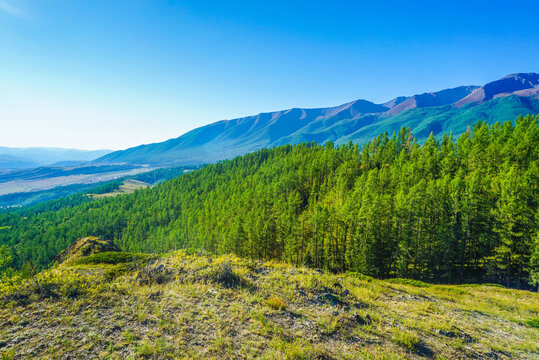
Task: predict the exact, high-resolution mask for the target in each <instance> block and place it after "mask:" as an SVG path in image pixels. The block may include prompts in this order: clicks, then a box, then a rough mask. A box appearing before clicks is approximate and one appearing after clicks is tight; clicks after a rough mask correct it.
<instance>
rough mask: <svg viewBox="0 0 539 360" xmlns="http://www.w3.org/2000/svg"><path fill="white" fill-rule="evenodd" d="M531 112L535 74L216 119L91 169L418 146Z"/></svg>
mask: <svg viewBox="0 0 539 360" xmlns="http://www.w3.org/2000/svg"><path fill="white" fill-rule="evenodd" d="M537 113H539V74H537V73H516V74H510V75H507V76H505V77H503V78H501V79H498V80H495V81H492V82H489V83H487V84H485V85H483V86H474V85H469V86H459V87H456V88H452V89H445V90H441V91H436V92H428V93H424V94H419V95H413V96H400V97H396V98H394V99H392V100H390V101H388V102H385V103H382V104H375V103H373V102H371V101H367V100H356V101H352V102H349V103H346V104H343V105H340V106H335V107H327V108H316V109H301V108H293V109H288V110H282V111H276V112H270V113H261V114H258V115H254V116H247V117H243V118H238V119H232V120H223V121H218V122H215V123H212V124H209V125H206V126H203V127H200V128H197V129H194V130H192V131H189V132H187V133H185V134H183V135H182V136H179V137H177V138H174V139H170V140H167V141H164V142H161V143H154V144H148V145H140V146H137V147H132V148H129V149H126V150H120V151H115V152H112V153H109V154H107V155H105V156H102V157H101V158H99V159H97V160H95V161H94V163H97V164H114V163H129V164H139V165H141V164H148V165H153V166H179V165H192V164H202V163H209V162H215V161H218V160H222V159H226V158H231V157H234V156H237V155H241V154H244V153H247V152H251V151H255V150H257V149H260V148H265V147H273V146H279V145H284V144H296V143H301V142H306V141H316V142H318V143H325V142H328V141H332V142H334V143H336V144H343V143H348V142H349V141H352V142H355V143H359V144H361V143H364V142H366V141H368V140H370V139H372V138H373V137H375V136H377V135H378V134H379V133H381V132H384V131H387V132H388V133H389V134H390V135H391V134H392V133H393V132H396V131H399V129H400V128H401V127H403V126H404V127H409V128H410V129H411V130H412V131H413V133H414V135H415V136H416V137H417V139H418V140H420V141H421V140H424V139H426V138H427V137H428V136H429V135H430V133H431V132H432V133H433V134H434V135H435V136H437V135H441V134H442V133H444V132H450V131H452V132H453V133H454V134H459V133H462V132H464V131H466V129H467V127H468V126H470V125H473V124H474V123H475V122H476V121H477V120H484V121H486V122H487V123H494V122H496V121H505V120H514V119H515V118H516V117H517V116H518V115H525V114H537Z"/></svg>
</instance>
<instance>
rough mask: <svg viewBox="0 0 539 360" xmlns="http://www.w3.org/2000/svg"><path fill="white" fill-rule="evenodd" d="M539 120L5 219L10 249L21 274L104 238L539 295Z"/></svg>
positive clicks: (232, 168) (307, 155)
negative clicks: (91, 238) (84, 241)
mask: <svg viewBox="0 0 539 360" xmlns="http://www.w3.org/2000/svg"><path fill="white" fill-rule="evenodd" d="M538 122H539V116H526V117H519V118H518V119H517V120H516V121H514V122H511V121H507V122H504V123H495V124H493V125H487V124H486V123H484V122H478V123H476V124H475V125H474V126H472V127H470V128H469V129H468V131H466V132H465V133H464V134H461V135H459V136H458V137H456V138H454V137H453V135H452V134H445V135H443V137H441V138H439V139H437V138H435V137H434V136H432V135H431V136H430V137H429V138H428V139H427V140H426V141H425V142H423V143H419V142H418V141H417V140H416V139H415V138H414V136H413V134H412V133H411V132H410V131H409V130H408V129H405V128H402V129H401V130H400V131H399V132H398V133H394V134H392V135H389V134H388V133H387V132H386V133H382V134H380V135H379V136H377V137H376V138H375V139H373V140H371V141H369V142H367V143H366V144H364V145H362V146H359V145H357V144H352V143H350V144H347V145H343V146H335V145H334V144H332V143H326V144H323V145H319V144H316V143H303V144H298V145H286V146H281V147H276V148H271V149H262V150H259V151H256V152H254V153H250V154H247V155H244V156H240V157H237V158H234V159H232V160H225V161H221V162H218V163H215V164H212V165H207V166H205V167H203V168H201V169H199V170H196V171H191V172H189V173H185V174H183V175H180V176H178V177H176V178H174V179H172V180H169V181H165V182H162V183H159V184H158V185H156V186H154V187H152V188H147V189H141V190H137V191H136V192H135V193H133V194H129V195H124V196H119V197H115V198H105V199H99V200H94V201H87V200H86V199H85V200H84V201H82V200H81V199H82V198H81V197H80V196H78V195H75V196H72V197H67V198H63V199H59V200H53V201H51V202H46V203H42V204H40V205H39V207H38V208H33V207H28V208H24V209H21V210H17V211H10V212H6V213H1V214H0V245H7V248H4V249H7V251H9V252H10V258H12V262H11V265H10V266H12V267H13V268H16V269H19V268H22V267H24V266H26V265H27V264H33V265H35V266H36V267H37V268H38V269H42V268H45V267H47V266H50V265H51V262H52V260H53V258H54V257H55V256H56V255H57V254H58V252H59V251H61V250H62V249H64V248H66V247H67V246H68V245H69V244H70V243H71V242H73V241H75V240H76V239H77V238H80V237H83V236H88V235H95V236H100V237H103V238H108V239H113V240H114V242H115V243H116V244H117V245H118V246H120V248H122V249H123V250H125V251H141V252H151V253H159V252H165V251H168V250H171V249H180V248H182V249H193V250H197V251H205V252H209V253H215V254H226V253H234V254H237V255H239V256H244V257H251V258H255V259H262V260H272V259H275V260H280V261H286V262H289V263H292V264H298V265H305V266H309V267H314V268H322V269H326V270H328V271H331V272H336V273H338V272H347V271H350V272H358V273H362V274H365V275H369V276H374V277H377V278H390V277H403V278H413V279H420V280H425V281H430V282H437V283H466V282H495V283H500V284H504V285H506V286H513V287H521V288H525V287H532V286H537V285H538V284H539V226H538V225H539V212H538V206H537V205H538V201H539V197H538V188H537V187H538V184H539V181H538V180H539V161H538V159H539V127H538ZM25 264H26V265H25ZM33 265H32V266H33ZM4 266H8V265H6V264H5V265H4Z"/></svg>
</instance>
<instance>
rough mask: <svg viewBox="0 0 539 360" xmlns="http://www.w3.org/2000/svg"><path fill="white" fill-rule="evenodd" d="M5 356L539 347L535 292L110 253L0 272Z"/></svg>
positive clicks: (402, 353) (426, 354) (484, 351)
mask: <svg viewBox="0 0 539 360" xmlns="http://www.w3.org/2000/svg"><path fill="white" fill-rule="evenodd" d="M0 284H1V285H0V357H1V358H2V359H28V358H33V359H38V358H39V359H42V358H55V359H73V358H78V359H91V358H92V359H93V358H103V359H126V358H130V359H168V358H176V359H423V358H435V359H464V358H474V359H493V358H494V359H516V358H518V359H535V358H536V355H537V353H538V352H539V346H538V343H537V341H536V340H537V338H538V337H539V329H538V328H537V327H538V326H539V325H538V322H539V318H538V317H539V306H538V305H539V295H538V294H537V293H531V292H527V291H519V290H513V289H505V288H503V287H499V286H492V285H482V286H480V285H471V284H470V285H462V286H448V285H429V284H426V283H422V282H418V281H410V280H403V279H393V280H385V281H381V280H375V279H372V278H369V277H366V276H363V275H361V274H358V273H345V274H340V275H335V274H331V273H328V272H325V271H320V270H314V269H308V268H305V267H291V266H289V265H286V264H282V263H278V262H263V261H253V260H248V259H240V258H237V257H234V256H218V257H217V256H210V255H203V254H200V255H188V254H186V253H185V252H181V251H178V252H174V253H169V254H166V255H163V256H155V255H153V256H149V255H145V254H127V253H118V252H105V253H98V254H95V255H90V256H88V257H82V258H79V259H78V260H74V261H71V262H67V263H63V264H61V265H59V266H57V267H55V268H53V269H50V270H47V271H45V272H43V273H40V274H38V275H36V276H35V278H31V279H28V280H23V281H22V282H20V283H18V284H16V285H7V284H3V283H0Z"/></svg>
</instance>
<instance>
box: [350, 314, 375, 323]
mask: <svg viewBox="0 0 539 360" xmlns="http://www.w3.org/2000/svg"><path fill="white" fill-rule="evenodd" d="M353 319H354V321H355V322H356V323H357V324H359V325H369V324H372V319H371V317H370V316H369V314H367V315H366V316H365V317H363V316H361V315H359V314H356V315H355V316H354V318H353Z"/></svg>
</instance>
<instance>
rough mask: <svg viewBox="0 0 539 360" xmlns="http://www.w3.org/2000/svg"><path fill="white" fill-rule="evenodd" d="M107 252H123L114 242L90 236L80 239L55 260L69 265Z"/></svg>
mask: <svg viewBox="0 0 539 360" xmlns="http://www.w3.org/2000/svg"><path fill="white" fill-rule="evenodd" d="M107 251H121V250H120V248H119V247H118V246H116V245H115V244H114V243H113V242H112V240H103V239H100V238H98V237H95V236H88V237H84V238H81V239H78V240H77V241H75V242H74V243H72V244H71V245H69V246H68V247H67V249H65V250H64V251H62V252H60V253H59V254H58V255H57V256H56V257H55V258H54V262H56V263H57V264H64V263H69V262H71V261H74V260H77V259H80V258H82V257H84V256H88V255H93V254H97V253H101V252H107Z"/></svg>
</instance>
